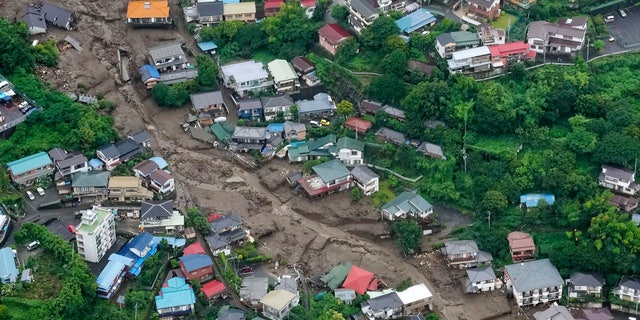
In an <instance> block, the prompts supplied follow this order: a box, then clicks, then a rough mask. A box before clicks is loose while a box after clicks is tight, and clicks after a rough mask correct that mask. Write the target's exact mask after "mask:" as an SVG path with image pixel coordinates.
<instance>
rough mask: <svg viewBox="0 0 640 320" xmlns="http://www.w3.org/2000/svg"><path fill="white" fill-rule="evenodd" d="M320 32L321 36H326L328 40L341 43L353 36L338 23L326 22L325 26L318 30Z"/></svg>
mask: <svg viewBox="0 0 640 320" xmlns="http://www.w3.org/2000/svg"><path fill="white" fill-rule="evenodd" d="M318 34H319V35H320V36H321V37H324V38H326V39H327V41H329V42H331V43H334V44H336V43H339V42H341V41H343V40H344V39H346V38H349V37H350V36H351V35H350V34H349V32H347V30H344V29H343V28H342V27H341V26H340V25H338V24H337V23H329V24H325V25H324V26H322V28H320V30H318Z"/></svg>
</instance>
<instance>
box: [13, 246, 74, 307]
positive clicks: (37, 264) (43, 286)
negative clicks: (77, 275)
mask: <svg viewBox="0 0 640 320" xmlns="http://www.w3.org/2000/svg"><path fill="white" fill-rule="evenodd" d="M27 267H28V268H31V269H32V270H33V282H32V283H30V284H23V283H18V284H16V287H15V289H14V290H13V292H12V293H11V294H9V296H14V297H19V298H21V299H47V298H49V297H52V296H53V297H54V296H56V295H58V292H59V291H60V284H61V277H62V276H63V274H64V272H65V270H64V269H62V268H60V267H58V266H57V265H56V263H55V261H53V258H52V257H51V256H50V255H49V254H42V255H40V256H38V257H37V258H29V261H28V262H27Z"/></svg>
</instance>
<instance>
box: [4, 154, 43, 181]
mask: <svg viewBox="0 0 640 320" xmlns="http://www.w3.org/2000/svg"><path fill="white" fill-rule="evenodd" d="M52 163H53V162H51V158H49V155H48V154H47V153H46V152H44V151H42V152H38V153H36V154H32V155H30V156H28V157H24V158H22V159H18V160H15V161H11V162H9V163H7V167H8V168H9V170H11V173H12V174H13V175H14V176H15V175H19V174H23V173H25V172H29V171H31V170H34V169H37V168H40V167H44V166H46V165H51V164H52Z"/></svg>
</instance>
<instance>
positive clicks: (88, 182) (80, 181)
mask: <svg viewBox="0 0 640 320" xmlns="http://www.w3.org/2000/svg"><path fill="white" fill-rule="evenodd" d="M110 175H111V172H109V171H94V170H91V171H87V172H76V173H74V174H73V175H72V176H71V186H73V187H74V188H77V187H104V188H107V187H108V185H109V176H110Z"/></svg>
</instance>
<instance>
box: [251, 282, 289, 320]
mask: <svg viewBox="0 0 640 320" xmlns="http://www.w3.org/2000/svg"><path fill="white" fill-rule="evenodd" d="M260 304H261V305H262V315H263V316H265V317H267V318H268V319H271V320H283V319H286V318H288V317H287V316H288V315H289V312H290V311H291V309H293V307H295V306H297V305H298V297H297V296H296V295H295V294H293V293H291V292H289V291H287V290H284V289H276V290H273V291H271V292H269V293H267V295H266V296H264V297H263V298H262V299H260Z"/></svg>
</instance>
